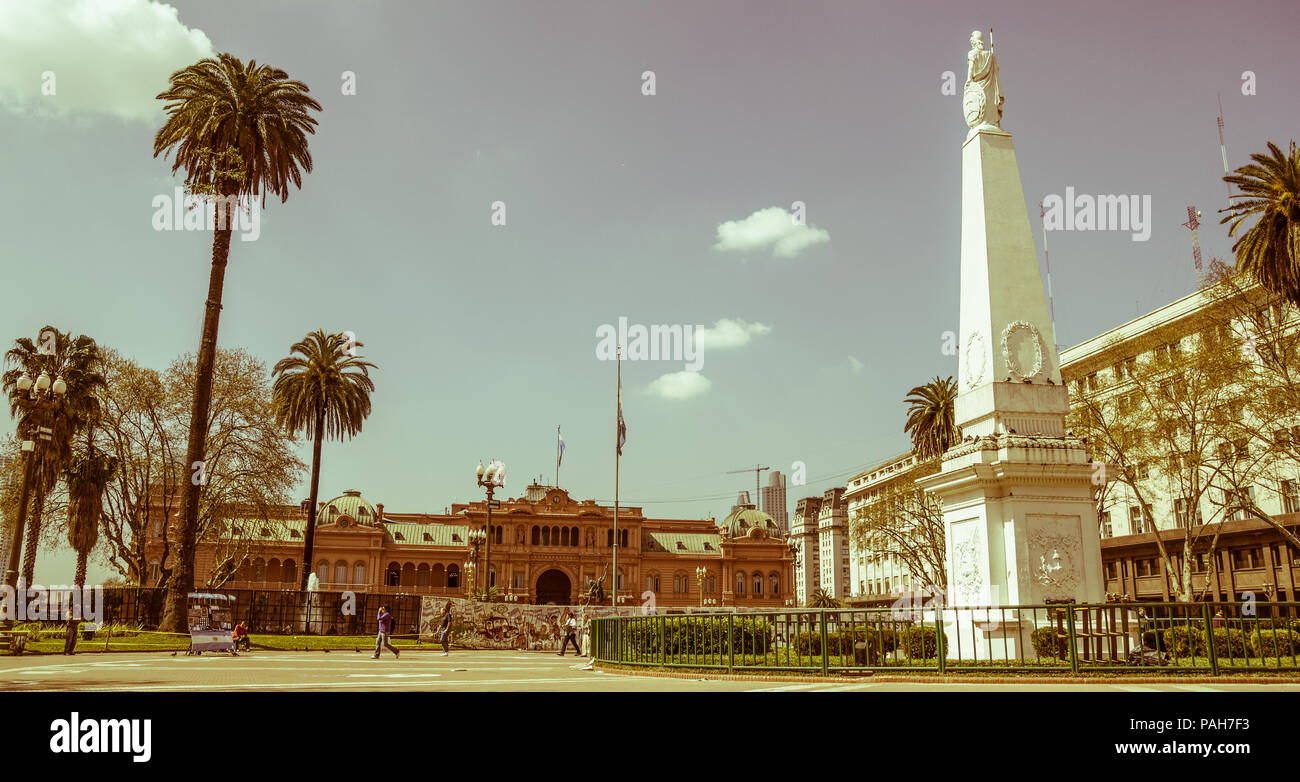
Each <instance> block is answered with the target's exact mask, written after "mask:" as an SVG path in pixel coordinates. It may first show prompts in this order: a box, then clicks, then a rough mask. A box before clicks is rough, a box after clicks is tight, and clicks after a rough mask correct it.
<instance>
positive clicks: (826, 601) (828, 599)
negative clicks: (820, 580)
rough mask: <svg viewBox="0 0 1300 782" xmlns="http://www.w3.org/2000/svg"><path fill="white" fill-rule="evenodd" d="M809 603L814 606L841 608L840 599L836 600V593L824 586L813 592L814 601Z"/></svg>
mask: <svg viewBox="0 0 1300 782" xmlns="http://www.w3.org/2000/svg"><path fill="white" fill-rule="evenodd" d="M809 605H811V606H812V607H813V608H839V607H840V601H838V600H836V599H835V596H834V595H832V594H831V593H830V592H827V591H826V590H825V589H823V588H822V587H817V591H816V592H813V596H812V601H811V602H810V603H809Z"/></svg>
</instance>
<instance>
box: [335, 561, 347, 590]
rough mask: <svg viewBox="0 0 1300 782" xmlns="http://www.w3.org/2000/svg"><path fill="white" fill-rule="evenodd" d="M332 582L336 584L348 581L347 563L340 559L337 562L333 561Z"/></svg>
mask: <svg viewBox="0 0 1300 782" xmlns="http://www.w3.org/2000/svg"><path fill="white" fill-rule="evenodd" d="M334 583H336V584H346V583H348V563H346V562H344V561H343V560H341V559H340V560H339V561H338V562H335V563H334Z"/></svg>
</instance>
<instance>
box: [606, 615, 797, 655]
mask: <svg viewBox="0 0 1300 782" xmlns="http://www.w3.org/2000/svg"><path fill="white" fill-rule="evenodd" d="M665 630H666V632H665ZM624 632H627V633H629V634H630V635H629V636H628V642H629V645H630V646H631V648H632V649H635V650H638V651H640V652H641V653H642V654H658V653H659V650H660V648H661V644H663V645H665V646H666V650H667V652H668V654H670V655H679V654H723V653H726V652H728V651H731V650H733V649H734V650H735V652H736V654H766V653H767V651H768V649H769V648H770V647H771V644H772V625H771V623H770V622H769V621H768V620H767V619H764V618H761V617H745V616H737V617H735V618H734V619H733V621H732V625H731V634H730V637H728V633H727V620H726V619H696V618H694V617H682V618H677V617H672V618H669V619H668V621H667V623H666V624H664V623H661V622H658V621H652V622H636V623H631V624H629V625H628V626H627V629H626V630H625V631H624Z"/></svg>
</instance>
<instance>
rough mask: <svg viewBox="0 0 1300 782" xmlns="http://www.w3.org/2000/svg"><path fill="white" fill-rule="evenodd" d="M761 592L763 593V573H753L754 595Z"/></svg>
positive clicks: (757, 595) (758, 594)
mask: <svg viewBox="0 0 1300 782" xmlns="http://www.w3.org/2000/svg"><path fill="white" fill-rule="evenodd" d="M762 594H763V574H762V573H755V574H754V597H759V596H761V595H762Z"/></svg>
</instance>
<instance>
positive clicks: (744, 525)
mask: <svg viewBox="0 0 1300 782" xmlns="http://www.w3.org/2000/svg"><path fill="white" fill-rule="evenodd" d="M722 529H723V530H725V531H726V533H727V535H728V536H729V537H732V538H747V537H750V536H751V533H753V532H754V530H756V529H758V530H762V531H763V534H765V535H767V536H768V537H770V538H775V537H780V534H781V533H780V531H779V530H778V529H777V527H776V522H774V521H772V517H771V516H769V515H768V514H766V513H764V512H763V511H761V510H758V509H756V508H755V507H754V506H753V505H742V506H740V507H739V508H736V509H735V510H734V511H732V512H731V515H730V516H727V518H725V519H723V520H722Z"/></svg>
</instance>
